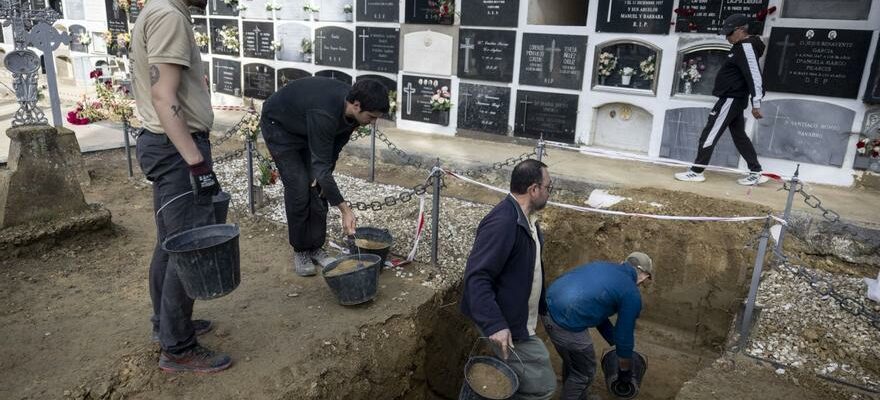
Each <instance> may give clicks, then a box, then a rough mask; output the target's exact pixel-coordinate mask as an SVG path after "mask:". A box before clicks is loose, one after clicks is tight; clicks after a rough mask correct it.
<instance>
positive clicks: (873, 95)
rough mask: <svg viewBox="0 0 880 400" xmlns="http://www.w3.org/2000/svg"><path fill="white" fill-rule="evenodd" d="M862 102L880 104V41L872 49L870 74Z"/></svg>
mask: <svg viewBox="0 0 880 400" xmlns="http://www.w3.org/2000/svg"><path fill="white" fill-rule="evenodd" d="M864 101H865V103H868V104H880V41H878V42H877V47H875V48H874V61H873V62H872V63H871V73H870V74H868V87H867V88H866V89H865V97H864Z"/></svg>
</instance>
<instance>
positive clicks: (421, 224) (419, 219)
mask: <svg viewBox="0 0 880 400" xmlns="http://www.w3.org/2000/svg"><path fill="white" fill-rule="evenodd" d="M423 232H425V195H424V194H423V195H421V196H419V213H418V214H417V215H416V234H415V240H413V248H412V250H410V252H409V254H408V255H407V256H406V261H412V260H414V259H415V258H416V250H418V248H419V239H421V238H422V233H423Z"/></svg>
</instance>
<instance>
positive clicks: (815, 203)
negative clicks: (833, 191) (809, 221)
mask: <svg viewBox="0 0 880 400" xmlns="http://www.w3.org/2000/svg"><path fill="white" fill-rule="evenodd" d="M782 188H783V189H784V190H791V183H789V182H784V183H783V184H782ZM795 191H796V192H797V193H800V194H801V196H803V197H804V203H805V204H806V205H808V206H810V207H811V208H815V209H817V210H819V211H822V218H825V219H826V220H827V221H828V222H831V223H836V222H838V221H840V214H838V213H837V211H834V210H832V209H830V208H825V207H822V200H820V199H819V198H818V197H816V196H814V195H812V194H809V193H807V191H806V190H804V185H803V184H802V183H798V187H797V189H796V190H795Z"/></svg>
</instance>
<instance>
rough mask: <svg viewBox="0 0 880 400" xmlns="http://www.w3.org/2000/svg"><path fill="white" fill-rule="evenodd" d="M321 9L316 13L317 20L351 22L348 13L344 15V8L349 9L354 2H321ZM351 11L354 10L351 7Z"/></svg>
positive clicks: (325, 0) (343, 0) (324, 0)
mask: <svg viewBox="0 0 880 400" xmlns="http://www.w3.org/2000/svg"><path fill="white" fill-rule="evenodd" d="M320 3H321V9H320V11H319V12H318V18H319V19H320V20H321V21H339V22H345V21H348V22H351V20H349V19H348V18H349V16H351V14H350V13H346V12H345V11H346V6H349V7H351V6H352V5H353V3H354V0H321V2H320ZM352 11H354V8H353V7H352Z"/></svg>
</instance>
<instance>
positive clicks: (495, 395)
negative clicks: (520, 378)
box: [467, 362, 513, 399]
mask: <svg viewBox="0 0 880 400" xmlns="http://www.w3.org/2000/svg"><path fill="white" fill-rule="evenodd" d="M467 380H468V385H470V387H471V389H473V390H474V391H475V392H477V394H479V395H480V396H483V397H487V398H490V399H506V398H508V397H510V395H511V394H513V393H511V392H513V386H512V385H511V382H510V379H508V378H507V376H505V375H504V373H503V372H501V370H499V369H498V368H495V367H493V366H492V365H489V364H486V363H482V362H477V363H474V364H473V365H471V368H470V369H469V370H468V374H467Z"/></svg>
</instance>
